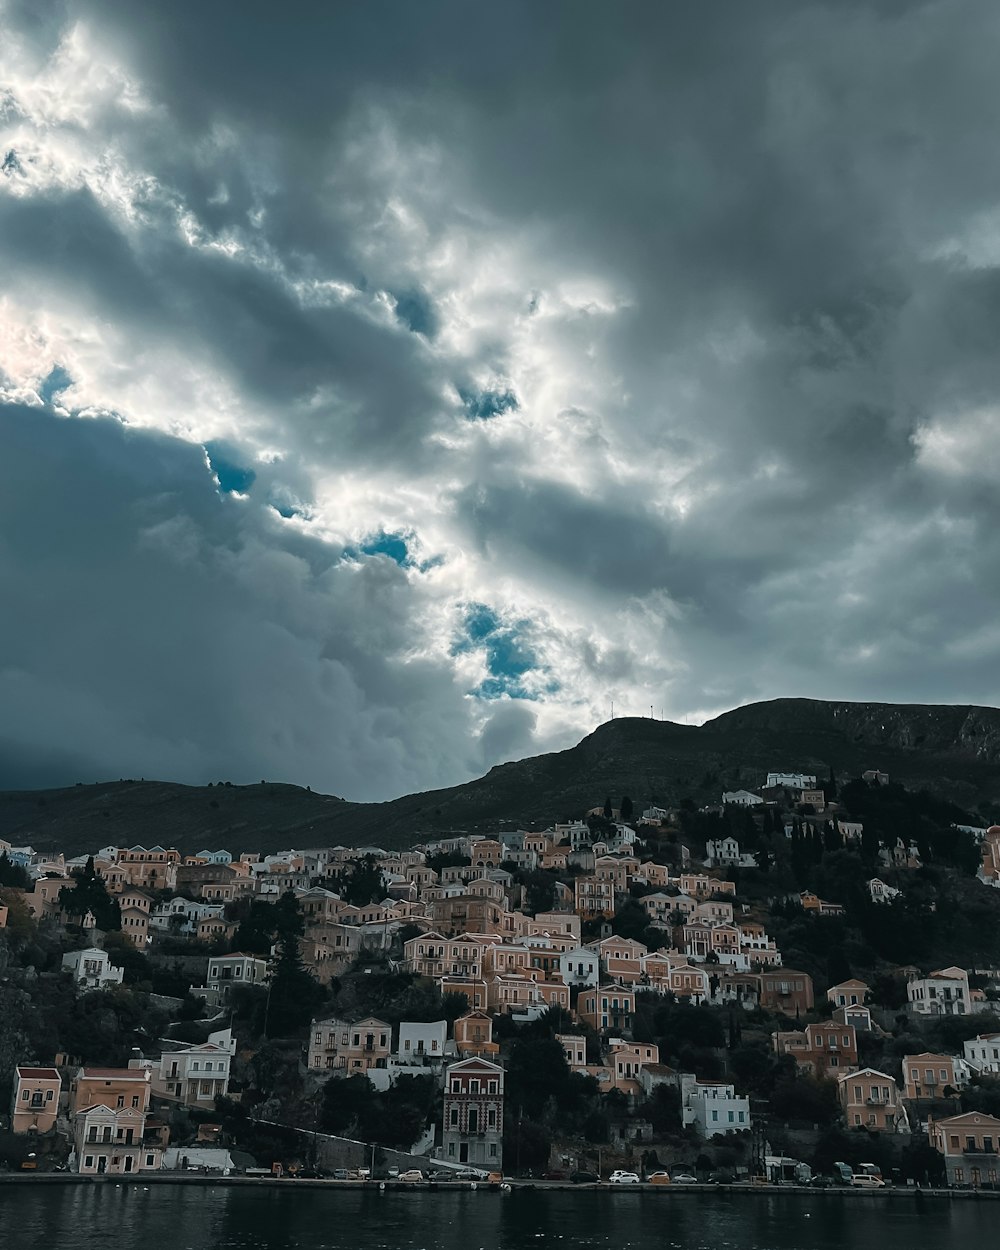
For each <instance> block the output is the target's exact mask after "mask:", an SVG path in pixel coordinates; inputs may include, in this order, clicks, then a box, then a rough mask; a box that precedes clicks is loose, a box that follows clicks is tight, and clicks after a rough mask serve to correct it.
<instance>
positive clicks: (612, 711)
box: [611, 699, 615, 720]
mask: <svg viewBox="0 0 1000 1250" xmlns="http://www.w3.org/2000/svg"><path fill="white" fill-rule="evenodd" d="M611 719H612V720H614V719H615V701H614V699H612V700H611Z"/></svg>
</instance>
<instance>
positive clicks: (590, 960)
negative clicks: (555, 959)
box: [559, 946, 601, 989]
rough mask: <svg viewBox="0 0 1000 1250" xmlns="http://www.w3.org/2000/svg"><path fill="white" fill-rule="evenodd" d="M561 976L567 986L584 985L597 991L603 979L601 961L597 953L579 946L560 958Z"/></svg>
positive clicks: (564, 952)
mask: <svg viewBox="0 0 1000 1250" xmlns="http://www.w3.org/2000/svg"><path fill="white" fill-rule="evenodd" d="M559 975H560V976H561V977H562V979H563V983H564V984H565V985H584V986H589V987H591V988H593V989H596V988H597V986H598V984H599V983H600V979H601V959H600V955H599V954H598V953H597V951H593V950H588V949H587V948H586V947H585V946H577V947H575V948H574V949H573V950H571V951H563V952H562V953H561V954H560V956H559Z"/></svg>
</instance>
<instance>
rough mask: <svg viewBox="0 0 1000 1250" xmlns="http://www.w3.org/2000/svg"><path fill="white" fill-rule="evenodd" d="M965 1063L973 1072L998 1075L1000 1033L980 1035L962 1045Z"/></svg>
mask: <svg viewBox="0 0 1000 1250" xmlns="http://www.w3.org/2000/svg"><path fill="white" fill-rule="evenodd" d="M962 1050H963V1052H964V1057H965V1062H966V1063H967V1064H968V1065H969V1067H970V1068H972V1069H973V1070H974V1071H975V1072H978V1073H980V1074H982V1073H986V1074H987V1075H989V1076H996V1075H998V1074H1000V1033H980V1034H979V1036H978V1037H973V1038H970V1039H969V1040H968V1041H967V1042H963V1043H962Z"/></svg>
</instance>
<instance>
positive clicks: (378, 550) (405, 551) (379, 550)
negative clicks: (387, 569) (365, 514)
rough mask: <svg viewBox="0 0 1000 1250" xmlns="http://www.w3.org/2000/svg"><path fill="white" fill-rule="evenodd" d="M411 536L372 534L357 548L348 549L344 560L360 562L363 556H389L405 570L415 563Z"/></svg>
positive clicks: (383, 533) (388, 533) (383, 532)
mask: <svg viewBox="0 0 1000 1250" xmlns="http://www.w3.org/2000/svg"><path fill="white" fill-rule="evenodd" d="M410 537H411V536H410V535H409V534H400V533H390V532H387V531H386V530H380V531H379V532H378V533H377V534H370V535H369V536H368V537H367V538H365V539H364V540H363V541H362V542H360V543H358V545H357V546H356V547H346V548H345V549H344V558H345V559H347V560H358V559H360V557H361V556H388V558H389V559H390V560H392V561H394V562H395V563H396V564H398V565H399V567H400V568H402V569H405V568H409V566H410V565H411V564H412V563H413V560H412V558H411V556H410V546H409V539H410Z"/></svg>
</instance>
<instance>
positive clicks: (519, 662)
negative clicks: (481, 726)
mask: <svg viewBox="0 0 1000 1250" xmlns="http://www.w3.org/2000/svg"><path fill="white" fill-rule="evenodd" d="M530 631H531V622H530V621H527V620H519V621H514V622H512V623H510V624H505V623H504V622H503V621H502V620H501V618H500V616H499V615H498V614H497V613H496V612H495V611H494V610H493V608H491V607H489V606H488V605H487V604H485V603H472V604H469V606H468V607H467V608H466V610H465V615H464V617H463V620H462V633H461V635H460V636H459V637H458V638H457V639H456V640H455V642H454V643H453V644H452V648H451V651H452V654H453V655H465V654H468V653H469V652H473V651H475V652H482V653H483V658H484V661H485V665H486V672H487V676H486V677H484V678H483V680H482V681H481V682H480V683H479V685H478V686H476V687H475V688H474V689H473V690H471V691H470V692H469V693H470V694H473V695H475V696H476V697H477V698H480V699H500V698H503V697H504V696H505V695H506V696H507V697H508V698H510V699H537V698H539V697H540V695H541V693H543V692H544V691H539V690H538V689H536V687H535V685H534V684H533V683H531V684H529V682H527V681H526V680H525V679H526V678H527V677H528V676H529V675H530V674H532V673H539V672H541V671H542V665H541V664H540V663H539V660H538V656H537V654H536V652H535V650H534V648H533V647H532V646H531V644H530V642H529V641H528V635H529V634H530ZM553 687H554V689H558V684H557V683H553V682H551V681H550V682H548V683H547V684H546V686H545V691H549V692H551V691H552V690H553Z"/></svg>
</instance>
